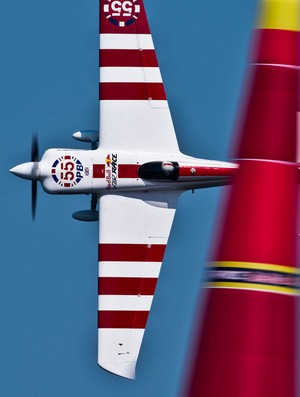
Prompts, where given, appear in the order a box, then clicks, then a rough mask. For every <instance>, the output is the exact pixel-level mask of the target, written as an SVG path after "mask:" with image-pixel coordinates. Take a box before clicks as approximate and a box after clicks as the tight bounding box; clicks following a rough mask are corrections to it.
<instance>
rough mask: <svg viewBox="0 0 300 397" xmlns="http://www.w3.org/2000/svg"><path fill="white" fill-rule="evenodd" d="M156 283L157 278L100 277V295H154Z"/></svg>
mask: <svg viewBox="0 0 300 397" xmlns="http://www.w3.org/2000/svg"><path fill="white" fill-rule="evenodd" d="M124 266H126V264H124ZM156 283H157V278H139V277H99V278H98V295H154V291H155V287H156Z"/></svg>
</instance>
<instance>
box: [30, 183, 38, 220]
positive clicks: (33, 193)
mask: <svg viewBox="0 0 300 397" xmlns="http://www.w3.org/2000/svg"><path fill="white" fill-rule="evenodd" d="M36 204H37V181H32V184H31V215H32V220H33V221H34V220H35V215H36Z"/></svg>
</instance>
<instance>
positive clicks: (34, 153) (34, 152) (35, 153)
mask: <svg viewBox="0 0 300 397" xmlns="http://www.w3.org/2000/svg"><path fill="white" fill-rule="evenodd" d="M31 161H32V162H37V161H39V139H38V134H37V132H34V133H33V134H32V145H31Z"/></svg>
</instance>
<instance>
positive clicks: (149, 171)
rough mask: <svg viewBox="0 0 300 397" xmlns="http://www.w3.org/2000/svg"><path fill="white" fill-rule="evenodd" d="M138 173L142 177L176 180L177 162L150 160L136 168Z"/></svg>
mask: <svg viewBox="0 0 300 397" xmlns="http://www.w3.org/2000/svg"><path fill="white" fill-rule="evenodd" d="M138 174H139V176H140V177H141V178H143V179H152V180H156V181H160V180H161V181H177V179H178V177H179V164H178V163H177V162H175V161H172V162H171V161H151V162H149V163H145V164H142V165H141V166H140V168H139V169H138Z"/></svg>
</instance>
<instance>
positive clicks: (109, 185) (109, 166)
mask: <svg viewBox="0 0 300 397" xmlns="http://www.w3.org/2000/svg"><path fill="white" fill-rule="evenodd" d="M105 181H106V189H108V190H111V189H117V186H118V155H117V154H113V153H112V154H108V155H107V156H106V159H105Z"/></svg>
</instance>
